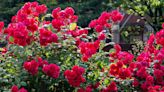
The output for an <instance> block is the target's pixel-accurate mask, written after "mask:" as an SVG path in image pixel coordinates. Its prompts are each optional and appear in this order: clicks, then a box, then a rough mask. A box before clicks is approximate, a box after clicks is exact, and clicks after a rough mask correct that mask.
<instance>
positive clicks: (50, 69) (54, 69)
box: [23, 57, 60, 79]
mask: <svg viewBox="0 0 164 92" xmlns="http://www.w3.org/2000/svg"><path fill="white" fill-rule="evenodd" d="M23 67H24V68H25V69H26V70H27V71H28V72H29V73H30V74H32V75H36V74H37V73H38V68H39V67H41V68H42V71H43V72H44V73H45V74H46V75H48V76H50V77H52V78H54V79H56V78H58V77H59V74H60V67H59V66H57V65H56V64H48V62H47V61H46V60H42V58H40V57H39V58H38V62H37V61H35V60H31V61H30V62H29V61H26V62H24V64H23Z"/></svg>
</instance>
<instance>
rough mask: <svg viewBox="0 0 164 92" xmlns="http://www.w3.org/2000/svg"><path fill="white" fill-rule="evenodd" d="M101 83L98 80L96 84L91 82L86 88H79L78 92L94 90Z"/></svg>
mask: <svg viewBox="0 0 164 92" xmlns="http://www.w3.org/2000/svg"><path fill="white" fill-rule="evenodd" d="M99 85H100V83H99V82H97V83H96V84H94V85H91V84H90V85H88V86H87V87H86V88H85V89H84V88H79V89H78V90H77V92H92V91H93V89H96V88H98V87H99Z"/></svg>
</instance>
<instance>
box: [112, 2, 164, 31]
mask: <svg viewBox="0 0 164 92" xmlns="http://www.w3.org/2000/svg"><path fill="white" fill-rule="evenodd" d="M109 5H110V6H113V8H114V7H120V8H121V9H122V10H123V11H124V12H126V13H128V14H134V15H137V16H141V17H142V18H143V19H144V20H145V21H146V22H147V23H148V24H149V25H151V26H152V27H153V29H154V30H155V32H157V31H159V30H160V29H161V24H162V23H163V22H164V0H109Z"/></svg>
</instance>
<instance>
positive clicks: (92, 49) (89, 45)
mask: <svg viewBox="0 0 164 92" xmlns="http://www.w3.org/2000/svg"><path fill="white" fill-rule="evenodd" d="M99 45H100V41H99V40H97V41H95V42H80V44H79V49H80V53H81V54H82V55H83V56H82V61H84V62H87V61H88V59H89V58H90V57H92V55H93V54H95V53H96V52H97V50H98V48H99Z"/></svg>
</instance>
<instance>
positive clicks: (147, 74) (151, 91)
mask: <svg viewBox="0 0 164 92" xmlns="http://www.w3.org/2000/svg"><path fill="white" fill-rule="evenodd" d="M163 38H164V29H162V30H160V31H159V32H157V33H156V35H154V34H152V35H151V36H150V39H149V40H148V41H147V45H146V47H145V48H144V51H143V52H142V53H141V54H140V55H139V56H138V57H136V61H135V62H133V55H132V54H129V53H127V52H126V54H125V53H124V54H125V55H121V53H122V51H121V48H120V46H119V45H115V46H114V48H115V52H114V53H111V54H110V59H111V61H112V62H115V63H114V64H111V66H110V69H109V73H110V74H111V75H114V76H115V77H118V78H121V79H126V78H131V79H134V81H133V83H132V86H133V87H135V88H141V89H142V90H143V91H145V92H147V91H148V92H159V91H160V92H163V91H164V65H163V60H164V39H163ZM120 55H121V56H120ZM121 58H122V59H121ZM124 66H125V67H126V68H125V67H124ZM120 68H121V70H120Z"/></svg>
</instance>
